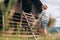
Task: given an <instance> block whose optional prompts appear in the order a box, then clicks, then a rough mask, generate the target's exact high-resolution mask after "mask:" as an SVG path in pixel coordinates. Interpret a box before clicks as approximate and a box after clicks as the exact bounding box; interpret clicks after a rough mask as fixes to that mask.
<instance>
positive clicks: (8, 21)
mask: <svg viewBox="0 0 60 40" xmlns="http://www.w3.org/2000/svg"><path fill="white" fill-rule="evenodd" d="M7 22H9V23H17V24H19V23H20V22H14V21H7Z"/></svg>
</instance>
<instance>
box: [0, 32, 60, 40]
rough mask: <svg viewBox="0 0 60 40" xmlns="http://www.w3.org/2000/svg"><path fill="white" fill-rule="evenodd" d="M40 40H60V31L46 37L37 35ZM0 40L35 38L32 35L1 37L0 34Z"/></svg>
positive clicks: (30, 39) (27, 39) (32, 39)
mask: <svg viewBox="0 0 60 40" xmlns="http://www.w3.org/2000/svg"><path fill="white" fill-rule="evenodd" d="M39 38H40V40H60V33H59V34H49V35H47V37H39ZM0 40H35V39H34V38H33V37H29V38H28V37H18V36H13V37H12V36H11V37H3V36H0Z"/></svg>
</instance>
